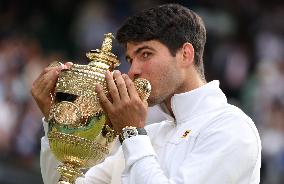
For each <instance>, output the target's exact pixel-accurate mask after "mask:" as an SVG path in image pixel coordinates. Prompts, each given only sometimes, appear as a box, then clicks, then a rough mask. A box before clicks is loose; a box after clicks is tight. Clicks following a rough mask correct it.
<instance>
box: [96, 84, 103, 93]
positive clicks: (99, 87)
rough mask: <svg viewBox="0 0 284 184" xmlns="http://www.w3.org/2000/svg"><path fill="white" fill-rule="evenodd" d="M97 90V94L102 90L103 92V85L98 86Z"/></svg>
mask: <svg viewBox="0 0 284 184" xmlns="http://www.w3.org/2000/svg"><path fill="white" fill-rule="evenodd" d="M95 90H96V92H97V93H99V92H101V90H102V87H101V85H100V84H96V89H95Z"/></svg>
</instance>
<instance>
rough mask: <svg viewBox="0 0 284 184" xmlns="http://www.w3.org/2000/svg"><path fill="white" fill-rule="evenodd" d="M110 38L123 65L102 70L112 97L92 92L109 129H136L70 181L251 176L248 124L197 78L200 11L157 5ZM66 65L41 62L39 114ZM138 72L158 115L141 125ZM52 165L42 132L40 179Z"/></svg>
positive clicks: (254, 161) (248, 179)
mask: <svg viewBox="0 0 284 184" xmlns="http://www.w3.org/2000/svg"><path fill="white" fill-rule="evenodd" d="M117 40H118V41H119V42H120V43H122V45H124V46H125V49H126V59H127V60H128V62H129V63H130V64H131V67H130V69H129V72H128V75H126V74H121V73H120V72H119V71H115V72H114V74H113V75H111V74H110V72H107V73H106V81H107V84H108V88H109V90H110V94H111V97H112V101H109V100H108V99H107V98H106V96H105V95H104V93H103V92H102V87H101V86H99V85H97V86H96V92H97V93H98V95H99V98H100V102H101V105H102V107H103V109H104V111H105V112H106V113H107V114H108V117H109V119H110V121H111V123H112V125H113V127H114V129H115V130H116V131H117V132H119V133H122V132H123V133H124V134H125V133H127V131H128V132H129V131H130V132H131V131H133V130H134V129H136V130H138V133H134V135H126V136H123V135H122V134H121V135H120V141H121V144H122V146H121V147H120V149H119V150H118V152H117V153H116V154H115V155H113V156H111V157H108V158H107V159H106V160H105V161H104V162H103V163H101V164H99V165H97V166H94V167H93V168H91V169H90V170H89V171H88V172H87V173H86V175H85V178H78V179H77V181H76V183H124V184H128V183H131V184H133V183H135V184H137V183H139V184H145V183H153V184H157V183H189V184H204V183H214V184H215V183H216V184H217V183H218V184H228V183H237V184H242V183H246V184H247V183H250V184H251V183H253V184H254V183H259V180H260V162H261V161H260V160H261V155H260V152H261V146H260V139H259V135H258V132H257V130H256V128H255V125H254V123H253V122H252V120H251V119H250V118H249V117H247V116H246V115H245V114H244V113H243V112H242V111H241V110H239V109H238V108H236V107H234V106H232V105H229V104H228V103H227V100H226V97H225V95H224V94H223V93H222V91H221V90H220V88H219V82H218V81H213V82H209V83H206V81H205V77H204V71H203V59H202V58H203V50H204V45H205V41H206V31H205V27H204V24H203V21H202V20H201V18H200V17H199V16H198V15H197V14H196V13H194V12H193V11H191V10H189V9H187V8H185V7H183V6H180V5H176V4H167V5H162V6H159V7H155V8H151V9H148V10H145V11H142V12H140V13H138V14H137V15H134V16H133V17H130V18H129V19H128V20H127V21H126V22H125V23H124V25H122V27H121V28H120V29H119V30H118V32H117ZM69 66H70V63H67V64H66V65H65V66H62V67H57V68H56V67H53V68H47V69H45V71H44V72H43V73H42V74H41V75H40V76H39V78H38V79H37V80H36V81H35V83H34V86H33V89H32V94H33V96H34V98H35V99H36V101H37V103H38V105H39V107H40V108H41V110H42V112H43V113H44V115H45V117H47V116H48V112H49V108H50V101H49V100H50V99H48V98H49V94H50V92H51V91H52V90H53V89H54V85H55V81H56V79H57V76H58V73H59V72H60V70H61V69H62V68H64V67H67V68H68V67H69ZM138 77H142V78H145V79H147V80H149V81H150V83H151V85H152V92H151V95H150V97H149V99H148V104H149V106H153V105H156V104H159V106H160V110H161V112H163V114H164V116H165V117H166V120H165V121H162V122H160V123H155V124H151V125H149V126H147V127H145V119H146V115H147V105H145V103H143V102H142V101H141V100H140V99H139V97H138V94H137V92H136V91H135V88H134V86H133V82H132V80H133V79H135V78H138ZM131 79H132V80H131ZM44 125H45V128H46V126H47V124H46V123H44ZM145 129H146V131H145ZM57 164H58V162H56V161H55V159H54V157H53V155H52V154H51V153H50V149H49V146H48V141H47V138H46V136H45V137H44V138H43V139H42V152H41V168H42V174H43V179H44V182H45V183H55V182H56V181H57V179H58V175H57V173H56V171H55V170H54V168H55V167H56V166H57Z"/></svg>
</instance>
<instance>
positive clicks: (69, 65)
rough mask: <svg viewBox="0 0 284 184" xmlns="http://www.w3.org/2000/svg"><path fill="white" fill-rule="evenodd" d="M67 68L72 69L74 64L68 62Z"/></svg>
mask: <svg viewBox="0 0 284 184" xmlns="http://www.w3.org/2000/svg"><path fill="white" fill-rule="evenodd" d="M65 66H66V67H67V69H70V68H71V67H72V66H73V63H72V62H66V63H65Z"/></svg>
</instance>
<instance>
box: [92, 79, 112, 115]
mask: <svg viewBox="0 0 284 184" xmlns="http://www.w3.org/2000/svg"><path fill="white" fill-rule="evenodd" d="M95 91H96V93H97V95H98V97H99V101H100V104H101V106H102V108H103V110H104V111H105V112H107V113H108V112H109V111H110V110H111V108H112V103H111V102H110V101H109V100H108V98H107V97H106V95H105V93H104V91H103V88H102V86H101V85H100V84H96V89H95Z"/></svg>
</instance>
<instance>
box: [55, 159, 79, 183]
mask: <svg viewBox="0 0 284 184" xmlns="http://www.w3.org/2000/svg"><path fill="white" fill-rule="evenodd" d="M57 170H58V172H59V173H60V175H61V177H60V179H59V181H58V184H74V183H75V180H76V178H77V177H80V176H84V174H83V172H82V171H80V168H78V167H74V165H71V164H68V163H65V164H63V165H60V166H58V167H57Z"/></svg>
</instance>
